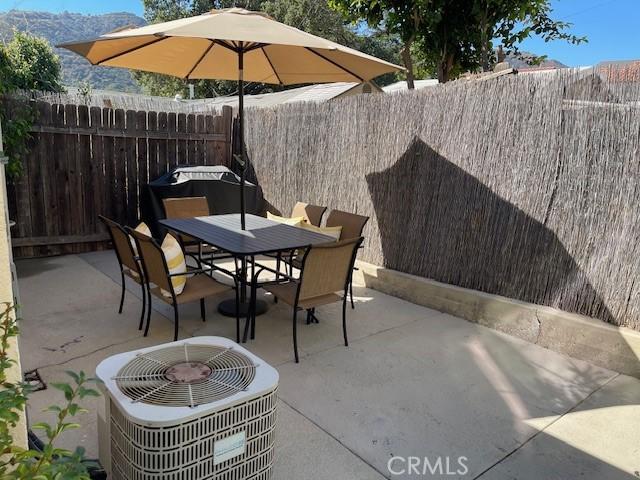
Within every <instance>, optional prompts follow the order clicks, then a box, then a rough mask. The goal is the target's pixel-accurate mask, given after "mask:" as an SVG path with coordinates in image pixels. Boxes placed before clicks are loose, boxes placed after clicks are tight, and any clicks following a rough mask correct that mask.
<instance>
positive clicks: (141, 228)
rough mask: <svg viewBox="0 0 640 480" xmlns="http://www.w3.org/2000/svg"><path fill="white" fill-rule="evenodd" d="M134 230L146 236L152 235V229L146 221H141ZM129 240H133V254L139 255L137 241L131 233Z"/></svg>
mask: <svg viewBox="0 0 640 480" xmlns="http://www.w3.org/2000/svg"><path fill="white" fill-rule="evenodd" d="M134 230H135V231H136V232H139V233H141V234H142V235H144V236H146V237H150V236H151V230H149V227H148V226H147V224H146V223H144V222H140V223H139V224H138V226H137V227H136V228H135V229H134ZM129 241H130V242H131V247H132V248H133V254H134V255H135V256H138V246H137V245H136V241H135V240H134V239H133V237H132V236H131V235H129Z"/></svg>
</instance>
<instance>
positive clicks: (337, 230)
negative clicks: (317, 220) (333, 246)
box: [300, 222, 342, 242]
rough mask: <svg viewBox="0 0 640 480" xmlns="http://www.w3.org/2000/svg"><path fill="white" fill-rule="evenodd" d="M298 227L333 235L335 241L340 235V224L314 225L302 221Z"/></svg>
mask: <svg viewBox="0 0 640 480" xmlns="http://www.w3.org/2000/svg"><path fill="white" fill-rule="evenodd" d="M300 227H301V228H304V229H306V230H311V231H312V232H316V233H321V234H323V235H327V236H329V237H333V238H335V240H336V242H337V241H338V240H340V235H341V234H342V226H341V225H338V226H337V227H316V226H315V225H311V224H310V223H306V222H303V223H302V224H301V225H300Z"/></svg>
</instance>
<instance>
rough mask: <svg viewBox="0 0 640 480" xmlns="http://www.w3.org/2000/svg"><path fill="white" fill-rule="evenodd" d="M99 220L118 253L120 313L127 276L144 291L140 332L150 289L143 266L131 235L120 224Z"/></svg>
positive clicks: (139, 325) (119, 311)
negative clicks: (120, 288) (135, 250)
mask: <svg viewBox="0 0 640 480" xmlns="http://www.w3.org/2000/svg"><path fill="white" fill-rule="evenodd" d="M98 218H99V219H100V221H101V222H102V223H103V224H104V226H105V227H106V228H107V232H109V237H110V238H111V243H112V244H113V248H114V250H115V252H116V258H117V259H118V265H119V266H120V278H121V285H122V293H121V294H120V307H119V308H118V313H119V314H121V313H122V307H123V305H124V294H125V291H126V289H127V288H126V285H125V280H124V277H125V276H127V277H129V278H130V279H131V280H133V281H134V282H136V283H137V284H138V285H140V288H141V290H142V313H141V314H140V323H139V324H138V330H142V324H143V322H144V314H145V311H146V308H147V297H148V294H149V287H148V285H147V284H146V282H145V281H144V275H143V272H142V266H141V265H140V262H139V261H138V258H137V255H136V253H135V252H134V250H133V245H132V244H131V237H129V234H128V233H127V232H126V231H125V229H124V227H123V226H122V225H120V224H119V223H117V222H114V221H113V220H111V219H109V218H107V217H104V216H102V215H98ZM149 303H150V301H149Z"/></svg>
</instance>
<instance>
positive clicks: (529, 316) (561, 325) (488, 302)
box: [354, 261, 640, 378]
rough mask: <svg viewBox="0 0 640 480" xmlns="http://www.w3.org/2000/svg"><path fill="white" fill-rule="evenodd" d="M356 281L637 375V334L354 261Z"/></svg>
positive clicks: (639, 334) (639, 339)
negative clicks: (355, 264)
mask: <svg viewBox="0 0 640 480" xmlns="http://www.w3.org/2000/svg"><path fill="white" fill-rule="evenodd" d="M357 266H358V268H359V270H358V271H356V273H355V275H354V280H355V282H356V283H360V284H364V285H366V286H367V287H368V288H372V289H374V290H378V291H380V292H383V293H387V294H389V295H393V296H395V297H399V298H402V299H404V300H408V301H410V302H412V303H416V304H418V305H423V306H425V307H429V308H433V309H435V310H438V311H441V312H445V313H449V314H451V315H455V316H457V317H460V318H464V319H465V320H468V321H470V322H475V323H479V324H481V325H484V326H486V327H489V328H493V329H495V330H499V331H501V332H504V333H507V334H509V335H513V336H515V337H518V338H522V339H523V340H526V341H528V342H531V343H535V344H537V345H540V346H542V347H545V348H548V349H550V350H553V351H556V352H559V353H563V354H565V355H569V356H571V357H574V358H577V359H580V360H586V361H588V362H590V363H593V364H594V365H599V366H602V367H605V368H609V369H611V370H614V371H616V372H620V373H624V374H627V375H632V376H634V377H638V378H640V332H636V331H634V330H631V329H629V328H624V327H616V326H614V325H609V324H607V323H604V322H602V321H600V320H596V319H593V318H590V317H585V316H583V315H577V314H574V313H568V312H564V311H562V310H558V309H555V308H551V307H544V306H540V305H535V304H531V303H525V302H521V301H518V300H513V299H510V298H506V297H501V296H499V295H492V294H488V293H483V292H479V291H476V290H469V289H466V288H461V287H456V286H454V285H448V284H445V283H440V282H436V281H435V280H430V279H428V278H423V277H417V276H415V275H409V274H406V273H402V272H398V271H395V270H390V269H387V268H383V267H378V266H376V265H372V264H370V263H366V262H360V261H359V262H357Z"/></svg>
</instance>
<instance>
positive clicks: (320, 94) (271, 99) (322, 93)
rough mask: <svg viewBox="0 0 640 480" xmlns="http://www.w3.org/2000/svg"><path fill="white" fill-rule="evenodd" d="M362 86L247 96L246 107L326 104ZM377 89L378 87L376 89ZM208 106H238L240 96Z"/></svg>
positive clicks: (344, 84) (321, 85)
mask: <svg viewBox="0 0 640 480" xmlns="http://www.w3.org/2000/svg"><path fill="white" fill-rule="evenodd" d="M358 85H360V84H359V83H352V82H336V83H319V84H315V85H306V86H304V87H298V88H291V89H289V90H283V91H281V92H273V93H262V94H258V95H245V97H244V105H245V107H263V108H264V107H271V106H274V105H282V104H285V103H296V102H326V101H328V100H331V99H333V98H336V97H339V96H340V95H342V94H344V93H347V92H348V91H349V90H351V89H353V88H355V87H357V86H358ZM376 88H377V87H376ZM206 103H207V105H208V106H215V107H219V106H223V105H229V106H231V107H236V106H237V105H238V96H237V95H234V96H228V97H216V98H210V99H207V102H206Z"/></svg>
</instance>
